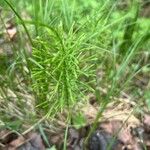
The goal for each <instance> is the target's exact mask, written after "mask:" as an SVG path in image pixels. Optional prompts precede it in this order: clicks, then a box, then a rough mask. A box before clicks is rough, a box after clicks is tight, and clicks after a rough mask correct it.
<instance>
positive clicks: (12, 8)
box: [4, 0, 33, 46]
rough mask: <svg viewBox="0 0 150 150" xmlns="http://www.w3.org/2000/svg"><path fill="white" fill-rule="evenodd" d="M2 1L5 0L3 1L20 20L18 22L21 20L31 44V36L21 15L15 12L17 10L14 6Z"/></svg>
mask: <svg viewBox="0 0 150 150" xmlns="http://www.w3.org/2000/svg"><path fill="white" fill-rule="evenodd" d="M4 1H5V3H6V4H7V5H8V6H9V7H10V8H11V10H12V11H13V12H14V13H15V15H16V16H17V17H18V19H19V20H20V22H21V24H22V26H23V27H24V30H25V32H26V34H27V36H28V39H29V41H30V43H31V45H32V46H33V41H32V38H31V36H30V34H29V32H28V29H27V27H26V25H25V23H24V21H23V19H22V18H21V16H20V15H19V14H18V13H17V11H16V10H15V9H14V7H13V6H12V4H11V3H9V2H8V1H7V0H4Z"/></svg>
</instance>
